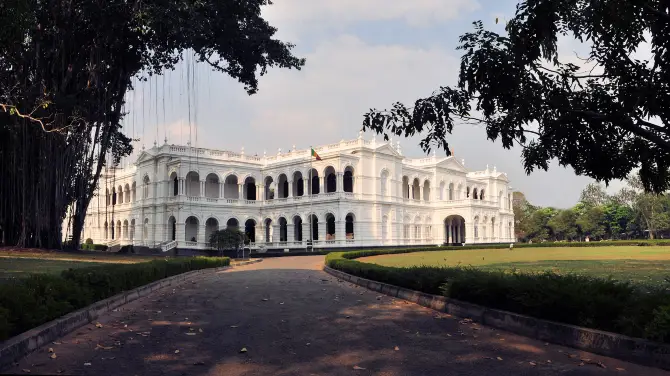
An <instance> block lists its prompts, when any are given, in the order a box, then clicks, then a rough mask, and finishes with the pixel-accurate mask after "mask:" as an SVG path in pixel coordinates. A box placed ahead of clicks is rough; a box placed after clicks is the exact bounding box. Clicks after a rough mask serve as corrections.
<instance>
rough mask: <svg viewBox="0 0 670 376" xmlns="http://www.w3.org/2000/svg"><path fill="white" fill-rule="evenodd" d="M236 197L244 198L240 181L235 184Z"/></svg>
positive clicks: (242, 185)
mask: <svg viewBox="0 0 670 376" xmlns="http://www.w3.org/2000/svg"><path fill="white" fill-rule="evenodd" d="M237 191H238V193H237V198H238V199H240V200H243V199H244V183H240V184H238V185H237Z"/></svg>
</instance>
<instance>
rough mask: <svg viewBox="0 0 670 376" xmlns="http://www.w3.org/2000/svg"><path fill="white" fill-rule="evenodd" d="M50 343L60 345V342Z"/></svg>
mask: <svg viewBox="0 0 670 376" xmlns="http://www.w3.org/2000/svg"><path fill="white" fill-rule="evenodd" d="M51 343H53V344H54V345H60V342H51Z"/></svg>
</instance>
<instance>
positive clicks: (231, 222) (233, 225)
mask: <svg viewBox="0 0 670 376" xmlns="http://www.w3.org/2000/svg"><path fill="white" fill-rule="evenodd" d="M217 226H218V224H217ZM226 228H229V229H231V230H237V229H239V228H240V222H239V221H238V220H237V218H230V219H228V222H226Z"/></svg>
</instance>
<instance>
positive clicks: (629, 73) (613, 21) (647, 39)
mask: <svg viewBox="0 0 670 376" xmlns="http://www.w3.org/2000/svg"><path fill="white" fill-rule="evenodd" d="M505 31H506V32H505V33H504V34H499V33H496V32H492V31H488V30H485V29H484V26H483V23H482V22H481V21H477V22H475V23H474V31H473V32H470V33H466V34H464V35H463V36H461V37H460V45H459V47H458V49H459V50H461V51H464V55H463V56H462V58H461V67H460V73H459V76H458V84H457V85H456V86H455V87H446V86H445V87H441V88H439V89H438V90H437V91H435V92H434V93H433V94H432V95H430V96H428V97H426V98H421V99H418V100H416V102H415V103H414V106H413V108H409V107H407V106H405V105H404V104H402V103H396V104H394V105H393V106H392V107H391V108H390V109H388V110H377V109H372V110H370V111H369V112H368V113H367V114H365V117H364V122H363V129H364V130H366V129H371V130H374V131H376V132H378V133H384V135H385V138H387V137H388V134H396V135H399V136H400V135H405V136H412V135H416V134H420V135H422V136H423V139H422V141H421V147H422V148H423V149H424V150H425V151H430V150H431V148H433V147H438V148H443V149H444V150H446V152H447V154H449V147H448V142H447V139H446V137H447V134H450V133H451V132H452V130H453V127H454V125H455V124H456V123H468V122H476V123H480V124H483V125H485V126H486V133H487V137H488V138H489V139H490V140H492V141H495V140H500V141H502V145H503V147H505V148H508V149H509V148H511V147H512V146H513V145H515V144H516V145H519V146H521V147H522V150H523V151H522V158H523V164H524V167H525V170H526V172H527V173H528V174H530V173H531V172H532V171H533V170H535V169H537V168H539V169H543V170H547V169H548V165H549V161H551V160H553V159H557V160H558V162H559V163H560V164H561V165H563V166H572V168H574V170H575V172H576V173H577V174H580V175H586V176H590V177H593V178H595V179H597V180H599V181H605V182H609V181H611V180H613V179H624V178H626V176H627V175H629V173H631V171H633V170H635V169H638V168H639V171H640V178H641V182H642V185H643V187H644V188H645V189H646V190H651V191H655V192H662V191H665V190H667V189H668V188H669V187H670V172H669V167H670V6H669V5H668V2H667V0H523V1H521V2H520V3H519V4H518V6H517V9H516V13H515V16H514V17H513V18H512V19H511V20H509V22H507V23H506V27H505ZM561 36H568V37H574V38H575V39H576V40H578V41H580V42H582V43H583V44H584V45H585V46H586V47H588V48H589V53H588V54H587V55H586V56H582V57H581V58H582V60H583V62H584V64H583V65H584V66H585V67H580V66H577V65H575V64H572V63H564V62H561V56H560V54H559V50H558V48H557V42H558V38H559V37H561ZM645 43H648V45H649V47H650V53H651V55H650V56H649V58H648V59H643V58H636V57H635V53H636V52H638V50H639V49H640V48H641V47H643V46H644V44H645Z"/></svg>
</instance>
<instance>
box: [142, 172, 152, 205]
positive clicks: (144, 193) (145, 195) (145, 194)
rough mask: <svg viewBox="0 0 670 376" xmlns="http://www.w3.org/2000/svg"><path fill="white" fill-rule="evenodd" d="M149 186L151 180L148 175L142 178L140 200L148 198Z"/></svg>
mask: <svg viewBox="0 0 670 376" xmlns="http://www.w3.org/2000/svg"><path fill="white" fill-rule="evenodd" d="M150 185H151V180H150V179H149V175H145V176H144V184H143V185H142V198H145V199H146V198H149V186H150Z"/></svg>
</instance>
